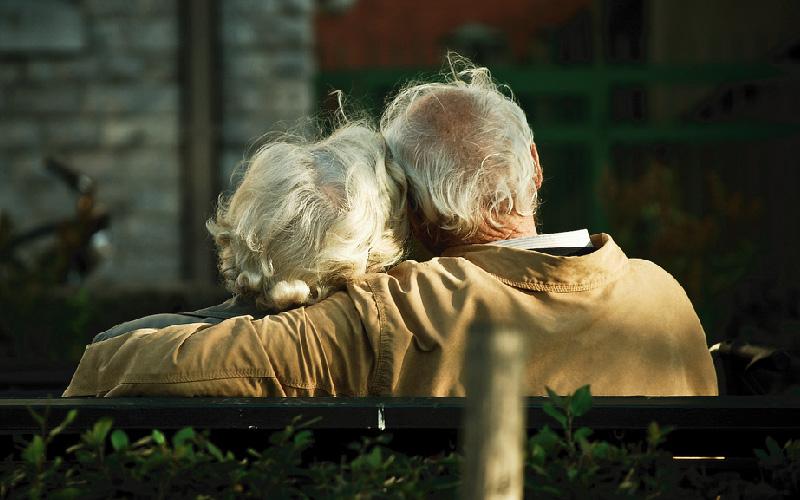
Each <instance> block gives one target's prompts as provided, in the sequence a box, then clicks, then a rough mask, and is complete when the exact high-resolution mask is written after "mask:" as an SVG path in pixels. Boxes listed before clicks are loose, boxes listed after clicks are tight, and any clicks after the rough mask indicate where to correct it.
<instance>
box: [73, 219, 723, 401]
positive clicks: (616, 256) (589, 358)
mask: <svg viewBox="0 0 800 500" xmlns="http://www.w3.org/2000/svg"><path fill="white" fill-rule="evenodd" d="M592 241H593V243H594V245H595V246H598V247H599V248H598V249H597V250H596V251H595V252H593V253H590V254H588V255H584V256H580V257H556V256H552V255H547V254H544V253H540V252H535V251H528V250H517V249H512V248H501V247H495V246H489V245H470V246H465V247H459V248H454V249H450V250H449V251H448V252H446V254H445V255H444V256H442V257H440V258H436V259H433V260H431V261H428V262H421V263H420V262H413V261H409V262H404V263H402V264H400V265H399V266H397V267H396V268H395V269H393V270H392V271H391V272H390V273H389V274H374V275H369V276H367V277H364V278H363V279H360V280H358V281H356V282H355V283H353V284H352V285H350V286H349V287H348V289H347V291H342V292H338V293H336V294H334V295H333V296H331V297H330V298H328V299H325V300H324V301H322V302H320V303H318V304H315V305H313V306H309V307H305V308H299V309H295V310H293V311H288V312H284V313H281V314H276V315H272V316H267V317H264V318H261V319H253V318H252V317H251V316H241V317H236V318H232V319H229V320H226V321H223V322H222V323H219V324H217V325H208V324H202V323H195V324H189V325H176V326H171V327H167V328H163V329H160V330H155V329H145V330H137V331H134V332H131V333H128V334H125V335H121V336H119V337H115V338H111V339H108V340H104V341H101V342H98V343H95V344H92V345H90V346H88V347H87V348H86V352H85V353H84V355H83V358H82V359H81V362H80V365H79V366H78V369H77V371H76V372H75V375H74V376H73V379H72V382H71V384H70V386H69V387H68V388H67V390H66V392H65V393H64V395H65V396H148V395H164V396H188V395H191V396H314V395H325V396H327V395H334V396H363V395H385V396H463V395H464V382H463V381H464V373H463V372H464V369H465V367H464V366H463V353H464V347H465V340H466V335H467V332H468V330H469V329H470V327H471V326H473V325H474V324H475V323H477V322H480V323H488V324H491V325H497V326H504V327H512V328H517V329H519V330H520V331H522V332H524V334H525V335H527V336H528V339H529V346H530V349H529V356H528V357H529V360H528V368H527V372H528V373H527V378H526V384H527V393H528V394H530V395H541V394H544V392H545V389H544V388H545V386H549V387H552V388H553V389H555V390H557V391H558V392H561V393H565V392H568V391H571V390H573V389H575V388H577V387H579V386H581V385H583V384H591V386H592V392H593V393H594V394H597V395H660V396H667V395H715V394H717V382H716V376H715V373H714V368H713V365H712V361H711V357H710V356H709V353H708V350H707V347H706V339H705V334H704V332H703V328H702V327H701V326H700V321H699V320H698V318H697V315H696V314H695V312H694V309H693V308H692V305H691V303H690V302H689V299H688V298H687V297H686V294H685V293H684V291H683V289H682V288H681V286H680V285H679V284H678V283H677V282H676V281H675V279H673V278H672V276H670V275H669V274H668V273H666V272H665V271H664V270H663V269H661V268H660V267H658V266H656V265H655V264H653V263H651V262H648V261H643V260H635V259H628V258H627V257H626V256H625V254H624V253H623V252H622V250H620V248H619V247H618V246H617V245H616V244H615V243H614V241H613V240H612V239H611V237H610V236H608V235H604V234H603V235H594V236H592ZM490 333H491V332H490V331H486V332H485V334H490Z"/></svg>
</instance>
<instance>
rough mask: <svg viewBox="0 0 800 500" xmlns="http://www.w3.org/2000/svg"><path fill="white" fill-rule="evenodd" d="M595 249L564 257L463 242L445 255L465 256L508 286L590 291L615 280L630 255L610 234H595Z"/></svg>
mask: <svg viewBox="0 0 800 500" xmlns="http://www.w3.org/2000/svg"><path fill="white" fill-rule="evenodd" d="M591 240H592V244H593V245H594V246H595V247H596V250H595V251H594V252H592V253H589V254H587V255H581V256H574V257H562V256H556V255H548V254H546V253H542V252H537V251H535V250H520V249H517V248H503V247H498V246H494V245H463V246H457V247H451V248H448V249H447V250H445V251H444V252H443V254H442V256H443V257H463V258H464V259H466V260H468V261H470V262H471V263H473V264H475V265H476V266H478V267H480V268H481V269H483V270H484V271H486V272H488V273H490V274H492V275H493V276H494V277H496V278H497V279H499V280H500V281H502V282H503V283H505V284H507V285H511V286H514V287H517V288H523V289H526V290H537V291H546V292H577V291H583V290H591V289H592V288H597V287H600V286H603V285H604V284H605V283H607V282H609V281H612V280H615V279H616V278H617V277H618V276H619V275H620V274H621V273H622V272H623V271H624V269H625V267H626V266H627V264H628V257H627V256H625V254H624V253H623V252H622V249H620V248H619V246H617V244H616V243H615V242H614V240H613V239H612V238H611V236H609V235H608V234H605V233H601V234H593V235H592V236H591Z"/></svg>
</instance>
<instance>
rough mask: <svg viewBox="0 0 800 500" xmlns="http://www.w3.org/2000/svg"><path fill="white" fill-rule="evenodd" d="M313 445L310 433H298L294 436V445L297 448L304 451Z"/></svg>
mask: <svg viewBox="0 0 800 500" xmlns="http://www.w3.org/2000/svg"><path fill="white" fill-rule="evenodd" d="M313 443H314V438H313V434H312V433H311V431H300V432H298V433H297V434H295V436H294V444H295V446H297V447H298V448H302V449H305V448H307V447H308V446H311V444H313Z"/></svg>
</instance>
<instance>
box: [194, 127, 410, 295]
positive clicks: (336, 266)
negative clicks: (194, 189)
mask: <svg viewBox="0 0 800 500" xmlns="http://www.w3.org/2000/svg"><path fill="white" fill-rule="evenodd" d="M386 153H387V150H386V145H385V142H384V140H383V138H382V137H381V135H380V134H378V133H377V132H376V131H375V130H374V129H373V128H372V127H370V126H368V125H367V124H365V123H350V124H345V125H343V126H342V127H340V128H339V129H338V130H336V131H335V132H333V134H331V135H330V136H329V137H327V138H325V139H323V140H320V141H318V142H311V141H307V140H304V139H301V138H296V137H289V136H286V137H283V138H282V139H280V140H276V141H272V142H270V143H268V144H267V145H265V146H263V147H262V148H260V149H259V150H258V151H257V152H256V153H255V154H254V155H253V157H252V158H251V159H250V160H249V162H248V165H247V170H246V172H245V174H244V177H243V179H242V181H241V184H240V185H239V186H238V188H237V189H236V191H235V192H234V193H233V195H232V196H231V197H230V199H227V200H224V199H221V200H220V203H219V207H218V209H217V213H216V217H215V219H212V220H209V221H208V223H207V227H208V230H209V231H210V232H211V234H212V236H213V237H214V241H215V242H216V244H217V248H218V253H219V269H220V272H221V274H222V276H223V278H224V280H225V284H226V286H227V288H228V289H229V290H230V291H231V292H233V293H234V294H236V295H239V296H245V297H251V298H253V299H255V301H256V304H257V305H258V306H259V307H261V308H264V309H267V310H283V309H286V308H289V307H292V306H298V305H305V304H311V303H314V302H316V301H318V300H320V299H322V298H324V297H326V296H328V295H330V293H332V292H333V291H335V290H336V289H337V288H340V287H341V286H342V285H343V284H344V283H345V282H347V281H348V280H351V279H353V278H355V277H357V276H358V275H361V274H364V273H367V272H374V271H381V270H383V269H384V268H386V267H387V266H390V265H391V264H394V263H395V262H397V261H398V260H399V259H400V258H401V257H402V255H403V245H404V242H405V240H406V236H407V232H408V226H407V223H406V217H405V215H406V214H405V197H406V192H405V178H404V175H403V173H402V171H401V170H400V168H399V167H398V166H397V165H396V164H394V163H392V162H391V161H389V160H388V159H387V155H386Z"/></svg>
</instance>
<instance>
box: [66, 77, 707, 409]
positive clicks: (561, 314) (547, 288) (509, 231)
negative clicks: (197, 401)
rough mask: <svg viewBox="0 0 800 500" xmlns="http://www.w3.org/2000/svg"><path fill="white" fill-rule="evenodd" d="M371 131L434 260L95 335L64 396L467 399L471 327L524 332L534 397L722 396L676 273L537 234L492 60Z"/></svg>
mask: <svg viewBox="0 0 800 500" xmlns="http://www.w3.org/2000/svg"><path fill="white" fill-rule="evenodd" d="M381 125H382V132H383V134H384V136H385V138H386V141H387V143H388V145H389V148H390V150H391V151H392V153H393V155H394V159H395V161H397V162H398V163H399V164H400V166H401V167H402V168H403V169H404V170H405V172H406V176H407V181H408V188H409V197H408V198H409V212H410V219H411V222H412V226H413V228H414V231H415V233H416V235H417V236H418V238H419V239H420V240H421V241H422V242H423V243H424V244H426V245H427V246H428V247H429V248H430V249H431V250H432V251H433V252H434V253H436V254H437V255H439V257H437V258H434V259H432V260H430V261H428V262H414V261H406V262H404V263H402V264H400V265H398V266H397V267H395V268H394V269H392V270H391V271H389V273H386V274H382V273H378V274H372V275H367V276H365V277H363V278H360V279H356V280H355V281H353V282H351V283H350V284H348V286H347V290H346V291H342V292H338V293H336V294H333V295H331V296H330V297H328V298H327V299H325V300H322V301H320V302H319V303H317V304H314V305H311V306H308V307H305V308H300V309H295V310H292V311H287V312H283V313H280V314H275V315H270V316H266V317H264V318H258V319H254V318H253V317H250V316H244V317H238V318H232V319H229V320H227V321H224V322H222V323H219V324H217V325H208V324H193V325H178V326H174V327H168V328H165V329H162V330H145V331H138V332H132V333H128V334H125V335H121V336H119V337H115V338H112V339H109V340H106V341H103V342H99V343H97V344H93V345H91V346H89V347H88V348H87V351H86V353H85V355H84V357H83V360H82V361H81V366H80V367H79V369H78V371H77V373H76V375H75V378H74V379H73V382H72V384H71V385H70V388H69V389H68V390H67V392H66V394H65V395H106V396H130V395H154V394H158V395H195V396H212V395H214V396H223V395H224V396H310V395H347V396H361V395H382V396H461V395H464V385H463V381H464V371H465V370H468V369H469V367H468V366H464V360H463V353H464V347H465V343H466V336H467V335H468V332H470V331H471V330H472V331H475V330H474V326H475V325H476V324H482V325H488V327H487V329H485V330H483V331H476V332H477V333H476V334H482V335H491V334H492V330H493V328H494V327H502V328H515V329H517V330H519V331H520V332H521V333H522V334H524V335H525V336H526V338H527V341H528V344H529V347H530V348H529V350H528V352H529V359H528V360H527V368H526V370H527V374H526V378H525V384H526V387H525V391H526V392H527V393H528V394H530V395H541V394H544V392H545V386H549V387H551V388H553V389H555V390H556V391H558V392H561V393H566V392H569V391H571V390H573V389H575V388H577V387H579V386H581V385H583V384H591V386H592V392H593V393H594V394H597V395H654V396H655V395H661V396H667V395H715V394H717V385H716V377H715V374H714V369H713V365H712V362H711V358H710V356H709V354H708V351H707V347H706V339H705V334H704V332H703V329H702V327H701V325H700V322H699V320H698V318H697V315H696V314H695V312H694V309H693V308H692V305H691V303H690V302H689V299H688V298H687V297H686V294H685V293H684V291H683V289H682V288H681V286H680V285H679V284H678V283H677V282H676V281H675V280H674V279H673V278H672V277H671V276H670V275H669V274H668V273H666V272H665V271H664V270H662V269H661V268H659V267H658V266H657V265H655V264H653V263H651V262H648V261H642V260H635V259H629V258H628V257H626V256H625V254H624V253H623V252H622V250H621V249H620V248H619V247H618V246H617V245H616V244H615V243H614V240H613V239H612V238H611V237H610V236H609V235H606V234H598V235H592V236H589V235H588V232H587V231H585V230H583V231H576V232H571V233H564V234H549V235H539V234H537V231H536V219H535V213H536V207H537V193H538V189H539V187H540V185H541V182H542V169H541V165H540V163H539V157H538V153H537V150H536V146H535V144H534V142H533V135H532V132H531V130H530V128H529V126H528V124H527V120H526V117H525V115H524V113H523V111H522V110H521V109H520V108H519V106H517V104H516V103H515V102H514V101H513V100H512V99H510V98H508V97H506V96H505V95H504V94H503V93H502V92H501V91H500V90H499V89H498V87H497V86H496V85H495V84H494V83H493V81H492V79H491V77H490V75H489V72H488V71H487V70H486V69H485V68H471V67H465V68H464V69H463V70H462V71H453V76H452V77H451V78H450V79H449V81H447V82H445V83H429V84H421V85H415V86H411V87H409V88H407V89H405V90H403V91H401V92H400V93H399V95H398V96H397V97H396V98H395V99H394V100H393V101H392V102H391V104H390V105H389V106H388V107H387V110H386V112H385V114H384V117H383V119H382V124H381Z"/></svg>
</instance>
